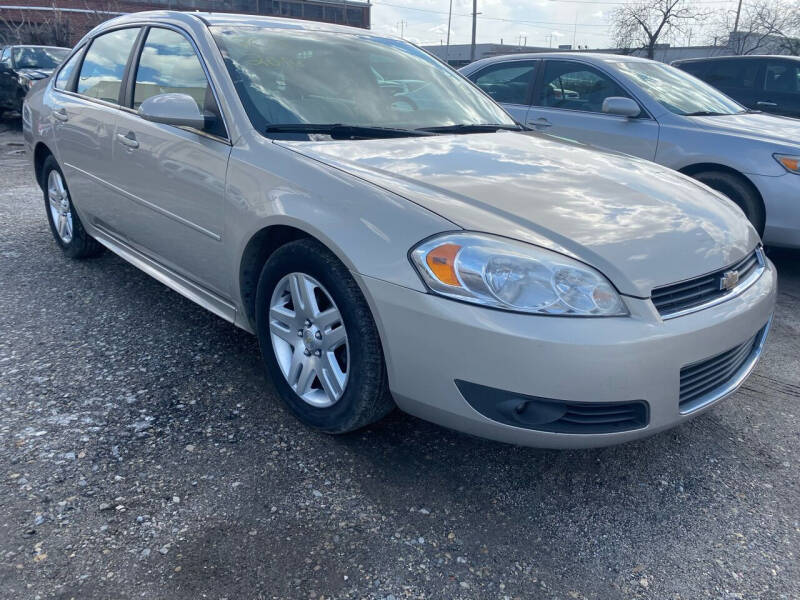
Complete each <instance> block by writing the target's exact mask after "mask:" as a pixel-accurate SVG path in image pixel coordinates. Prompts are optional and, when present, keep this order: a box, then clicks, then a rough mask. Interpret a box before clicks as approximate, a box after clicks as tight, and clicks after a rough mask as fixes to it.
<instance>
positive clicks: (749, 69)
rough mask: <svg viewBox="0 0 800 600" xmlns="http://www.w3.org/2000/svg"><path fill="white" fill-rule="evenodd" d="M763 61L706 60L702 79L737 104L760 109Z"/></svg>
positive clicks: (736, 59) (748, 59) (750, 59)
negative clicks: (760, 83) (760, 80)
mask: <svg viewBox="0 0 800 600" xmlns="http://www.w3.org/2000/svg"><path fill="white" fill-rule="evenodd" d="M762 66H763V61H761V60H759V59H753V58H724V59H716V60H710V61H708V66H707V68H706V70H705V72H704V73H703V76H702V79H703V80H705V81H706V83H709V84H710V85H713V86H714V87H715V88H717V89H718V90H719V91H721V92H722V93H723V94H725V95H727V96H730V97H731V98H733V99H734V100H736V101H737V102H738V103H739V104H742V105H744V106H746V107H747V108H750V109H753V110H761V107H760V106H758V100H759V91H760V86H759V79H760V78H759V74H760V73H761V68H762Z"/></svg>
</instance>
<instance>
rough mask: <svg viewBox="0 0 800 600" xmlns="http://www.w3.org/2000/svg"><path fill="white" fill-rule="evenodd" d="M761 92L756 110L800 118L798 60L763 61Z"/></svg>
mask: <svg viewBox="0 0 800 600" xmlns="http://www.w3.org/2000/svg"><path fill="white" fill-rule="evenodd" d="M763 62H764V63H765V68H764V76H763V91H761V93H760V97H759V99H758V102H757V106H756V108H758V109H759V110H763V111H764V112H769V113H774V114H776V115H785V116H787V117H800V60H787V59H780V58H769V59H764V61H763Z"/></svg>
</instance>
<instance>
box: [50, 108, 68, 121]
mask: <svg viewBox="0 0 800 600" xmlns="http://www.w3.org/2000/svg"><path fill="white" fill-rule="evenodd" d="M53 116H54V117H55V118H56V119H58V120H59V121H69V117H68V116H67V111H66V109H64V108H59V109H57V110H54V111H53Z"/></svg>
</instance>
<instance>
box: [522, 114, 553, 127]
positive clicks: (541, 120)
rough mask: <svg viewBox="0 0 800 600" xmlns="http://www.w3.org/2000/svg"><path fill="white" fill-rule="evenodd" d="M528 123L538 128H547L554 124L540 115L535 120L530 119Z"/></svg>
mask: <svg viewBox="0 0 800 600" xmlns="http://www.w3.org/2000/svg"><path fill="white" fill-rule="evenodd" d="M528 125H530V126H532V127H536V129H545V128H547V127H552V126H553V124H552V123H551V122H550V121H548V120H547V119H545V118H544V117H539V118H538V119H536V120H535V121H528Z"/></svg>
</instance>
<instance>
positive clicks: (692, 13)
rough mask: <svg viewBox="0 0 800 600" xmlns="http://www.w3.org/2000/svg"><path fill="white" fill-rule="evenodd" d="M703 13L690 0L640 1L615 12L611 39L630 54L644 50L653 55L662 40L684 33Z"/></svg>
mask: <svg viewBox="0 0 800 600" xmlns="http://www.w3.org/2000/svg"><path fill="white" fill-rule="evenodd" d="M704 15H705V13H702V12H700V11H698V10H697V9H695V8H694V7H693V6H692V4H691V3H690V1H689V0H637V1H635V2H632V3H630V4H624V5H622V6H620V7H618V8H616V9H614V11H612V13H611V22H612V38H613V40H614V42H615V44H616V46H617V47H618V48H621V49H622V50H623V51H627V53H630V52H631V51H633V50H645V51H646V52H647V58H653V57H654V56H655V48H656V44H658V43H659V41H663V40H665V39H671V38H673V37H674V36H676V35H678V34H683V33H685V31H684V30H685V29H686V28H687V27H688V26H690V25H691V24H692V23H693V22H695V21H696V19H698V18H700V17H702V16H704Z"/></svg>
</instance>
